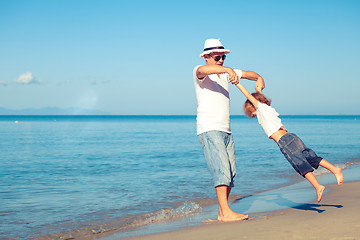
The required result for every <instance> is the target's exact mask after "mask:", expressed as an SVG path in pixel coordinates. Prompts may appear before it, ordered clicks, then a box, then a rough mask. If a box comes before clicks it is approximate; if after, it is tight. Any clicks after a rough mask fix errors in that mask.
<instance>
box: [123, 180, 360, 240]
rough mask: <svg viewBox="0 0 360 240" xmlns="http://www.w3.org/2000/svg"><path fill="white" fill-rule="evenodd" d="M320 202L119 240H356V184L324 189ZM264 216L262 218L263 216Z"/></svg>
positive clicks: (359, 225) (359, 224)
mask: <svg viewBox="0 0 360 240" xmlns="http://www.w3.org/2000/svg"><path fill="white" fill-rule="evenodd" d="M326 187H327V188H328V189H330V190H331V191H329V192H328V193H327V194H326V195H325V196H324V199H323V201H322V202H320V203H318V202H316V201H313V202H310V203H308V204H304V205H302V206H299V207H296V208H290V209H283V210H277V211H273V212H268V213H267V214H268V215H266V213H262V214H259V215H260V216H258V218H257V219H250V220H247V221H242V222H232V223H218V222H216V223H215V222H214V223H210V224H204V225H201V226H195V227H190V228H186V229H181V230H177V231H172V232H167V233H158V234H151V235H144V236H136V237H130V238H122V239H129V240H130V239H142V240H155V239H157V240H162V239H164V240H165V239H172V240H180V239H181V240H182V239H189V240H190V239H196V240H199V239H231V238H236V239H270V240H272V239H274V240H275V239H281V238H283V239H360V231H359V229H360V215H359V214H358V212H359V210H360V206H359V204H358V199H359V198H360V181H355V182H345V183H344V184H343V185H342V186H337V185H327V186H326ZM264 214H265V215H264Z"/></svg>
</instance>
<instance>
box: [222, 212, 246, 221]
mask: <svg viewBox="0 0 360 240" xmlns="http://www.w3.org/2000/svg"><path fill="white" fill-rule="evenodd" d="M248 218H249V215H245V214H241V213H236V212H231V213H228V214H225V215H222V216H220V215H219V216H218V220H219V222H235V221H242V220H247V219H248Z"/></svg>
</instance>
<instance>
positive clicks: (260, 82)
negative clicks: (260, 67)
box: [241, 71, 265, 93]
mask: <svg viewBox="0 0 360 240" xmlns="http://www.w3.org/2000/svg"><path fill="white" fill-rule="evenodd" d="M242 72H243V74H242V76H241V78H245V79H249V80H253V81H256V83H255V90H256V91H257V92H260V93H262V90H263V89H264V88H265V83H264V79H263V78H262V77H261V76H260V75H259V74H257V73H256V72H253V71H242Z"/></svg>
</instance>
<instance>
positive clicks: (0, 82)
mask: <svg viewBox="0 0 360 240" xmlns="http://www.w3.org/2000/svg"><path fill="white" fill-rule="evenodd" d="M0 85H2V86H7V85H8V83H7V82H6V81H0Z"/></svg>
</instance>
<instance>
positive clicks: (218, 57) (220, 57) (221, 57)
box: [210, 54, 226, 62]
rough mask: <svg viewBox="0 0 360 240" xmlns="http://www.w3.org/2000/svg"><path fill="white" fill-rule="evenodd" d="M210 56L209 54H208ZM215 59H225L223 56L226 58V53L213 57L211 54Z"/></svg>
mask: <svg viewBox="0 0 360 240" xmlns="http://www.w3.org/2000/svg"><path fill="white" fill-rule="evenodd" d="M210 56H211V55H210ZM211 57H212V58H213V59H214V60H215V61H217V62H218V61H220V59H222V60H225V58H226V55H225V54H224V55H222V56H215V57H213V56H211Z"/></svg>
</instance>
